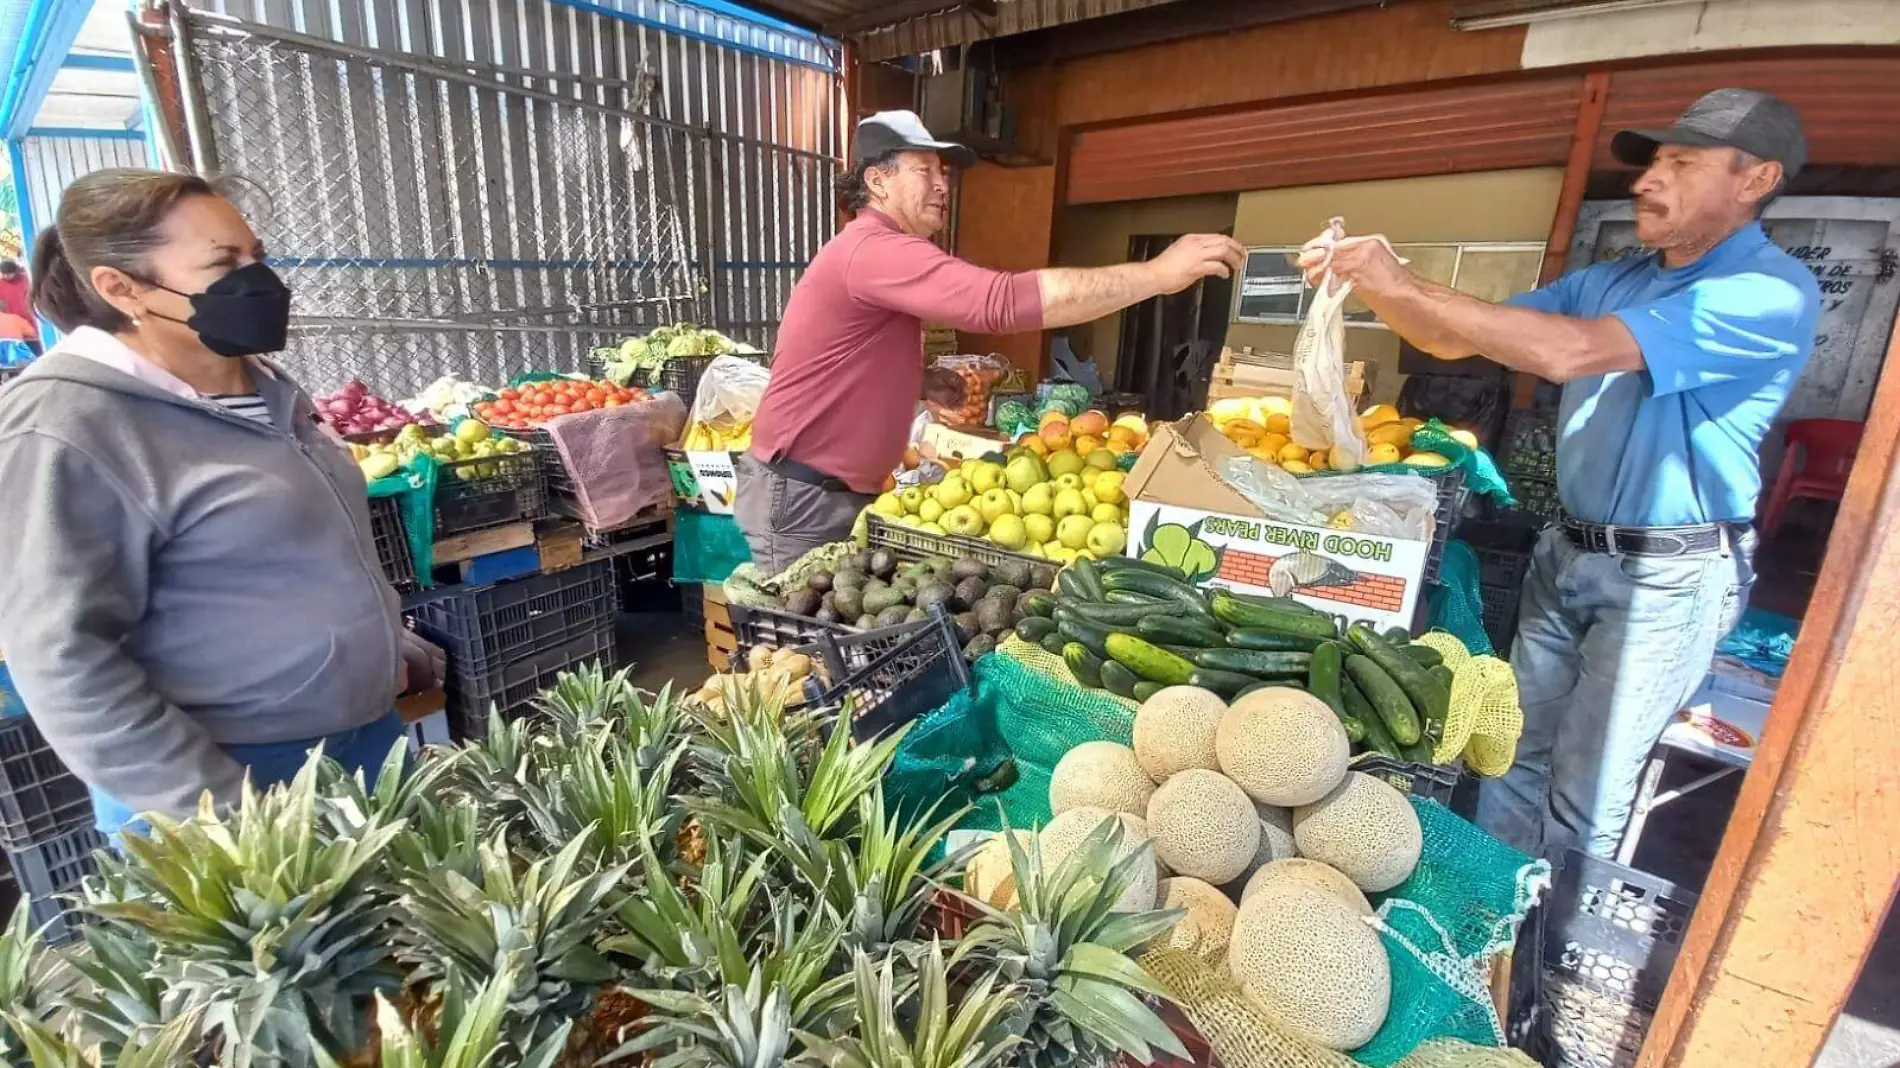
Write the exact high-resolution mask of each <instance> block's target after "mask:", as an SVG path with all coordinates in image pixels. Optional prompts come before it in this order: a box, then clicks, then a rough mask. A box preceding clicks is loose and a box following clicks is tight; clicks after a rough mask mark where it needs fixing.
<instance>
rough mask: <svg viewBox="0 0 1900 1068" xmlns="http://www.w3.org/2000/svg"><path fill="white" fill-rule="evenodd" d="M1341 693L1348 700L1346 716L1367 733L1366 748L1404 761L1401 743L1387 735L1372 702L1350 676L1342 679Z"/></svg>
mask: <svg viewBox="0 0 1900 1068" xmlns="http://www.w3.org/2000/svg"><path fill="white" fill-rule="evenodd" d="M1339 692H1340V693H1341V694H1342V695H1343V696H1344V697H1345V700H1346V714H1347V715H1349V716H1351V717H1352V718H1353V719H1354V720H1356V721H1357V722H1358V723H1359V728H1360V729H1361V730H1363V731H1365V734H1366V748H1367V749H1370V750H1372V751H1373V752H1375V753H1377V754H1379V755H1380V756H1384V757H1391V758H1392V759H1393V760H1404V759H1405V757H1404V756H1402V755H1401V754H1400V753H1399V743H1397V742H1395V741H1393V740H1392V735H1390V734H1388V733H1386V729H1385V724H1383V723H1381V722H1379V714H1378V713H1377V712H1374V711H1373V710H1372V702H1370V701H1368V700H1366V695H1365V694H1364V693H1363V692H1361V691H1360V689H1359V684H1358V683H1356V682H1354V681H1352V676H1351V675H1350V674H1348V675H1344V676H1341V677H1340V680H1339Z"/></svg>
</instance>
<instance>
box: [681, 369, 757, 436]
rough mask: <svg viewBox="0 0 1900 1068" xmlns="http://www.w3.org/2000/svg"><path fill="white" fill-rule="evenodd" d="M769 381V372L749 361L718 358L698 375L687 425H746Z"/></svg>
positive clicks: (750, 419)
mask: <svg viewBox="0 0 1900 1068" xmlns="http://www.w3.org/2000/svg"><path fill="white" fill-rule="evenodd" d="M771 380H772V373H771V372H770V371H768V370H767V369H765V368H763V367H760V366H759V365H758V364H756V363H754V362H752V361H751V360H746V359H741V358H739V357H737V356H721V357H719V358H718V359H716V360H714V361H713V362H711V363H709V364H707V365H706V370H705V373H704V374H701V375H700V376H699V386H698V388H697V389H696V390H695V392H694V393H693V410H692V413H691V418H690V419H689V420H688V422H689V423H712V422H718V421H720V420H724V421H725V422H726V423H729V424H733V425H737V424H741V423H750V422H751V421H752V417H753V415H755V414H756V413H757V412H758V410H759V403H760V402H761V401H763V400H765V387H766V385H767V384H768V383H770V382H771Z"/></svg>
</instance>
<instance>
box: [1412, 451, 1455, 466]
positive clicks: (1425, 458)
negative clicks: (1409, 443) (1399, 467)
mask: <svg viewBox="0 0 1900 1068" xmlns="http://www.w3.org/2000/svg"><path fill="white" fill-rule="evenodd" d="M1405 462H1406V463H1408V464H1411V465H1412V466H1413V467H1444V466H1446V465H1448V464H1450V463H1451V461H1450V460H1449V459H1447V458H1446V457H1444V456H1441V455H1439V454H1438V453H1435V452H1415V453H1413V454H1412V455H1410V456H1407V457H1406V458H1405Z"/></svg>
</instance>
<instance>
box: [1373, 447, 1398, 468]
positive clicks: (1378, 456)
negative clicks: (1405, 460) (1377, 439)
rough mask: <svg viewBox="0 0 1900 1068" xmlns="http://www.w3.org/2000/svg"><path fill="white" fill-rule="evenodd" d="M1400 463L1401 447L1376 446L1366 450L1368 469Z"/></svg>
mask: <svg viewBox="0 0 1900 1068" xmlns="http://www.w3.org/2000/svg"><path fill="white" fill-rule="evenodd" d="M1398 462H1399V447H1398V446H1397V445H1374V446H1373V447H1372V448H1370V449H1367V450H1366V466H1368V467H1372V466H1375V465H1378V464H1395V463H1398Z"/></svg>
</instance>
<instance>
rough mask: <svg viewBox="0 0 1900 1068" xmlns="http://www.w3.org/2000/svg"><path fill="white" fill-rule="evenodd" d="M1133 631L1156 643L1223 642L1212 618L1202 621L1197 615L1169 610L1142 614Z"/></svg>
mask: <svg viewBox="0 0 1900 1068" xmlns="http://www.w3.org/2000/svg"><path fill="white" fill-rule="evenodd" d="M1135 633H1137V634H1139V635H1141V636H1142V637H1144V638H1146V639H1148V640H1149V641H1151V642H1156V643H1169V642H1171V643H1173V644H1175V645H1193V646H1218V645H1223V644H1225V638H1223V636H1222V635H1221V632H1220V628H1219V627H1218V626H1216V625H1214V623H1213V621H1212V620H1208V621H1206V622H1203V621H1202V619H1201V617H1198V616H1182V615H1176V614H1173V613H1169V612H1151V613H1149V614H1148V615H1145V616H1142V617H1141V620H1140V622H1138V623H1136V624H1135Z"/></svg>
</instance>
